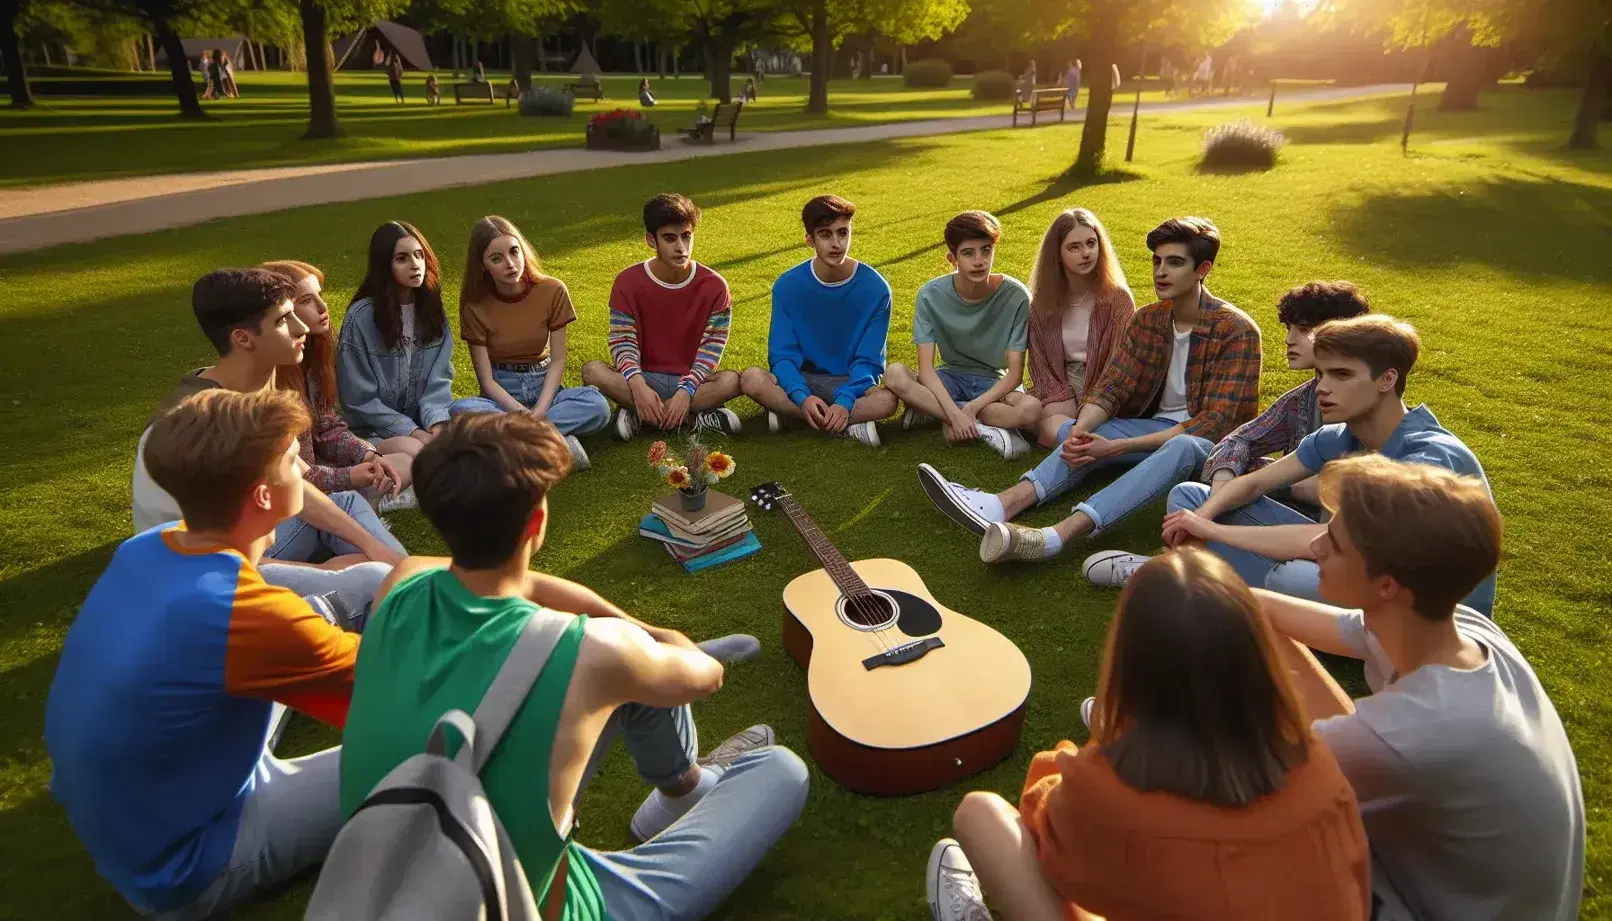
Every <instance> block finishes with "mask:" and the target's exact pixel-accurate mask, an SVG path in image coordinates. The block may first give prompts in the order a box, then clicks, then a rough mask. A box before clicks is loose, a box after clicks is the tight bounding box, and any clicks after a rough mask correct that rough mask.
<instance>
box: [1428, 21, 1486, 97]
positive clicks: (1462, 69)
mask: <svg viewBox="0 0 1612 921" xmlns="http://www.w3.org/2000/svg"><path fill="white" fill-rule="evenodd" d="M1445 47H1446V48H1448V49H1449V55H1448V61H1449V72H1450V79H1449V81H1448V82H1447V83H1445V84H1444V95H1443V96H1440V97H1439V101H1438V110H1439V111H1440V112H1471V111H1473V110H1475V109H1477V107H1478V90H1479V89H1482V87H1483V74H1482V73H1481V72H1480V70H1481V68H1480V66H1479V65H1480V64H1481V63H1482V61H1481V60H1480V54H1479V52H1478V49H1476V48H1474V47H1472V29H1471V27H1470V26H1468V25H1467V24H1466V23H1465V22H1461V23H1457V24H1456V25H1455V27H1454V28H1453V29H1451V30H1450V34H1449V35H1448V36H1446V37H1445Z"/></svg>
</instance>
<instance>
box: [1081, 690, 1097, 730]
mask: <svg viewBox="0 0 1612 921" xmlns="http://www.w3.org/2000/svg"><path fill="white" fill-rule="evenodd" d="M1096 706H1097V698H1095V697H1088V698H1086V699H1085V700H1083V701H1081V702H1080V721H1081V722H1082V723H1085V724H1086V731H1087V732H1091V711H1092V710H1093V709H1094V708H1096Z"/></svg>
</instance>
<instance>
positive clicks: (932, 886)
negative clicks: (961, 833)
mask: <svg viewBox="0 0 1612 921" xmlns="http://www.w3.org/2000/svg"><path fill="white" fill-rule="evenodd" d="M924 892H925V894H926V895H927V896H928V897H929V913H930V914H931V915H932V916H933V917H934V919H935V921H991V911H990V909H988V908H986V907H985V894H984V893H982V892H981V891H980V881H979V877H978V876H975V875H974V865H973V864H971V863H969V862H968V855H966V854H964V853H963V846H962V845H961V844H958V843H957V841H956V840H955V839H952V838H942V839H940V840H939V841H936V842H935V846H934V848H933V849H932V850H930V852H929V871H928V872H927V873H925V874H924Z"/></svg>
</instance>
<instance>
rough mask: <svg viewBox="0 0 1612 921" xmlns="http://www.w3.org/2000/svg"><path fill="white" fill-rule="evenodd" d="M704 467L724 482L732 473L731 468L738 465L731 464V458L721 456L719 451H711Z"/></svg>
mask: <svg viewBox="0 0 1612 921" xmlns="http://www.w3.org/2000/svg"><path fill="white" fill-rule="evenodd" d="M705 466H706V469H708V470H710V471H711V472H712V473H714V474H716V475H717V476H719V477H721V478H722V479H724V480H725V479H727V478H728V477H729V476H730V475H731V474H732V473H733V468H734V467H737V466H738V465H737V464H735V463H734V462H733V458H731V457H729V456H728V455H726V454H723V453H722V452H721V451H712V452H711V456H710V457H708V458H706V461H705Z"/></svg>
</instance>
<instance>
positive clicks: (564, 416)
mask: <svg viewBox="0 0 1612 921" xmlns="http://www.w3.org/2000/svg"><path fill="white" fill-rule="evenodd" d="M547 377H548V370H547V369H544V370H542V371H526V372H520V371H508V370H505V369H503V368H500V367H498V366H496V365H495V366H494V367H493V380H495V381H497V382H498V386H500V387H502V388H504V391H505V392H506V393H508V394H509V395H510V396H512V397H514V398H515V399H516V401H517V402H519V403H520V404H521V405H522V406H524V407H526V408H527V409H531V408H532V407H533V406H536V405H537V401H538V398H539V397H541V396H542V395H543V381H544V380H545V379H546V378H547ZM501 412H504V407H502V406H500V405H498V403H496V402H494V401H493V400H490V399H488V398H487V397H462V398H460V399H457V400H454V401H453V404H452V405H450V406H449V407H448V415H450V416H457V415H459V414H460V413H501ZM548 420H549V421H550V422H552V423H554V427H555V428H557V429H559V430H560V434H561V435H591V434H593V433H594V432H598V431H601V430H603V429H604V427H605V426H607V425H609V424H610V403H609V401H607V400H606V399H605V398H604V394H602V393H600V392H599V391H598V390H596V389H595V388H593V387H562V388H560V389H559V390H557V391H555V393H554V402H553V403H551V404H549V411H548Z"/></svg>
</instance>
